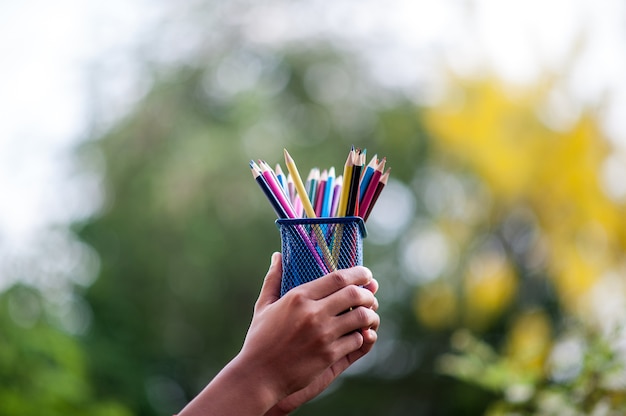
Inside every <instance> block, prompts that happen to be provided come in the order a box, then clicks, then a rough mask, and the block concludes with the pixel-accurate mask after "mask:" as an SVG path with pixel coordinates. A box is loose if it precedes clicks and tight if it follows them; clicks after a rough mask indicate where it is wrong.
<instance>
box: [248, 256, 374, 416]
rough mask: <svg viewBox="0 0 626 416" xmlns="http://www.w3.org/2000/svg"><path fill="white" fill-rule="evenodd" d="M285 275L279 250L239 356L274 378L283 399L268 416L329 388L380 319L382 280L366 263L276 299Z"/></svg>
mask: <svg viewBox="0 0 626 416" xmlns="http://www.w3.org/2000/svg"><path fill="white" fill-rule="evenodd" d="M281 274H282V269H281V256H280V254H279V253H276V254H274V256H273V257H272V265H271V266H270V270H269V272H268V274H267V276H266V278H265V281H264V284H263V288H262V290H261V295H260V296H259V299H258V301H257V303H256V305H255V314H254V318H253V320H252V324H251V325H250V330H249V332H248V336H247V337H246V341H245V343H244V347H243V349H242V353H241V354H240V357H238V359H239V358H241V359H245V357H246V356H249V357H255V364H256V365H258V366H259V367H261V368H260V369H259V370H258V371H260V373H259V374H266V375H269V376H270V377H269V379H270V380H274V382H275V383H276V384H275V388H274V391H275V392H278V395H277V397H278V398H279V399H280V401H279V402H278V403H277V404H276V405H275V406H274V407H273V408H272V409H271V411H270V412H268V413H267V415H270V414H271V415H284V414H288V413H289V412H291V411H292V410H294V409H295V408H297V407H299V406H300V405H301V404H303V403H305V402H307V401H309V400H310V399H312V398H313V397H315V396H317V395H318V394H319V393H321V392H322V391H323V390H325V389H326V388H327V387H328V385H329V384H330V383H331V382H332V381H333V380H334V379H335V378H337V376H339V374H341V373H342V372H343V371H344V370H345V369H347V368H348V367H349V366H350V365H351V364H352V363H354V362H355V361H356V360H358V359H359V358H361V357H362V356H364V355H365V354H367V353H368V352H369V351H370V350H371V348H372V347H373V345H374V343H375V342H376V330H377V329H378V325H379V322H380V320H379V317H378V315H377V314H376V312H375V311H376V310H377V309H378V302H377V300H376V298H375V297H374V294H375V293H376V291H377V289H378V283H377V282H376V280H374V279H373V278H372V276H371V273H370V271H369V270H368V269H366V268H364V267H355V268H352V269H347V270H340V271H337V272H333V273H330V274H329V275H326V276H324V277H321V278H319V279H317V280H315V281H313V282H309V283H306V284H304V285H301V286H298V287H296V288H294V289H292V290H290V291H289V292H288V293H287V294H286V295H285V296H283V298H282V299H280V301H278V299H279V293H280V279H281ZM359 286H363V287H359ZM350 308H352V309H351V310H349V309H350ZM348 310H349V311H348ZM345 311H348V312H345ZM344 312H345V313H344ZM248 354H249V355H248ZM303 357H306V359H303Z"/></svg>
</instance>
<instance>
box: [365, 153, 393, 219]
mask: <svg viewBox="0 0 626 416" xmlns="http://www.w3.org/2000/svg"><path fill="white" fill-rule="evenodd" d="M385 161H386V159H385V158H383V160H382V161H381V162H380V163H379V164H378V166H376V170H375V171H374V173H373V174H372V177H371V179H370V182H369V184H368V186H367V189H366V191H365V195H363V201H362V203H361V205H360V206H359V216H360V217H361V218H364V217H365V214H366V213H367V211H368V209H369V206H370V204H371V203H372V198H374V194H375V193H376V188H377V187H378V182H379V181H380V177H381V175H382V174H383V170H384V169H385Z"/></svg>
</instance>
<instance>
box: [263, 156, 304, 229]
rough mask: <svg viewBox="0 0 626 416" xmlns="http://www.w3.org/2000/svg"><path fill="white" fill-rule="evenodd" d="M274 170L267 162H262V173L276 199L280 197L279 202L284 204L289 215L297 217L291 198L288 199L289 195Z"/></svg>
mask: <svg viewBox="0 0 626 416" xmlns="http://www.w3.org/2000/svg"><path fill="white" fill-rule="evenodd" d="M272 172H273V171H272V168H270V167H269V165H268V164H267V163H262V164H261V174H262V175H263V177H264V178H265V182H267V186H269V188H270V189H271V191H272V192H273V193H274V195H275V196H276V199H278V202H280V205H282V206H283V208H284V209H285V212H286V213H287V216H288V217H289V218H296V213H295V211H294V210H293V205H291V202H289V200H288V199H287V196H286V195H285V193H284V192H283V190H282V188H281V187H280V185H279V184H278V179H276V176H275V175H272Z"/></svg>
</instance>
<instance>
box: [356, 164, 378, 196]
mask: <svg viewBox="0 0 626 416" xmlns="http://www.w3.org/2000/svg"><path fill="white" fill-rule="evenodd" d="M376 166H378V159H377V155H374V157H373V158H372V160H370V163H368V164H367V167H366V168H365V170H364V171H363V175H361V184H360V187H359V203H360V202H361V201H362V200H363V196H365V192H366V191H367V186H368V185H369V183H370V179H371V178H372V175H373V174H374V171H375V170H376Z"/></svg>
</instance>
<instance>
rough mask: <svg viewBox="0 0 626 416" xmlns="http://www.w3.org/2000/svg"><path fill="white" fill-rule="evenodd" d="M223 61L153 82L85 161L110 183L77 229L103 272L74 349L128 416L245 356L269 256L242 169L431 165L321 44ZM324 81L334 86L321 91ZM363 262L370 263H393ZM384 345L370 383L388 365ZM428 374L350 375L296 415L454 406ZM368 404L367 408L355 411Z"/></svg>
mask: <svg viewBox="0 0 626 416" xmlns="http://www.w3.org/2000/svg"><path fill="white" fill-rule="evenodd" d="M225 51H227V52H224V54H223V55H220V56H219V59H212V60H211V62H210V63H208V64H207V65H206V66H204V67H202V68H200V69H193V68H183V69H181V70H180V71H179V72H176V73H174V74H173V75H172V74H171V73H170V75H168V76H167V77H164V78H162V79H159V80H158V81H157V82H156V84H155V86H154V88H153V89H152V90H151V92H150V93H149V94H148V95H147V96H146V98H145V99H144V100H143V102H142V103H141V104H140V105H139V106H138V107H137V109H136V111H135V112H134V113H133V114H131V115H129V116H128V117H127V118H126V119H125V120H124V121H122V122H121V123H119V125H117V126H115V127H114V128H113V129H112V130H111V131H110V132H109V133H107V134H106V135H105V136H104V137H102V138H100V139H99V140H97V141H95V142H94V143H92V144H90V145H88V146H86V147H85V149H84V151H85V152H86V154H88V153H90V152H101V153H102V155H103V157H104V159H105V161H106V178H107V183H108V189H107V199H108V203H107V207H106V210H105V211H104V212H103V213H102V214H101V215H100V216H99V217H98V218H94V219H93V220H92V221H90V222H88V223H85V224H80V225H77V230H78V232H79V234H80V236H81V237H82V238H83V239H84V241H86V242H87V243H89V244H90V245H91V246H93V247H94V248H95V249H96V250H97V251H98V253H99V254H100V257H101V261H102V268H101V272H100V276H99V278H98V280H97V281H96V282H95V283H94V284H93V286H91V287H90V288H89V290H88V291H87V293H86V299H87V301H88V302H89V304H90V305H91V306H92V309H93V323H92V326H91V328H90V330H89V333H88V334H87V336H86V337H85V342H86V345H87V346H88V349H89V351H90V352H91V354H90V358H91V360H90V362H91V366H92V369H93V372H94V375H95V380H96V383H97V386H98V390H99V391H101V392H104V393H106V394H111V395H114V396H116V397H120V398H123V399H124V401H125V403H127V404H128V405H129V406H131V407H133V410H134V411H135V412H136V413H137V414H145V415H149V414H163V413H171V412H175V411H177V410H178V409H180V408H181V407H182V406H183V405H184V403H185V402H186V401H187V400H188V399H189V398H190V397H191V396H192V395H194V394H195V393H197V392H198V391H199V390H200V389H201V388H202V386H203V385H204V384H206V383H207V382H208V381H209V380H210V379H211V377H212V376H213V375H214V374H215V373H216V372H217V371H218V370H219V369H220V368H221V366H222V365H224V364H225V363H226V362H227V361H228V360H229V359H230V358H231V357H232V356H233V354H235V353H236V352H237V351H238V349H239V347H240V344H241V342H242V340H243V337H244V335H245V332H244V331H245V329H246V328H247V325H248V323H249V320H250V317H251V312H252V306H253V302H254V300H255V298H256V295H257V293H258V290H259V288H260V284H261V281H262V277H263V275H264V273H265V270H266V268H267V266H268V261H269V256H270V254H271V252H272V251H275V250H279V249H280V240H279V235H278V232H277V229H276V228H275V226H274V225H273V224H272V222H273V213H272V210H271V208H270V206H269V204H268V203H267V201H265V200H264V196H263V194H262V193H261V192H260V191H259V190H258V189H257V186H256V184H255V183H254V181H253V179H252V177H251V175H250V173H249V171H248V169H247V161H248V160H249V159H250V158H254V159H256V158H262V159H265V160H266V161H268V162H269V163H270V164H271V165H273V164H274V163H276V162H280V161H281V159H282V157H281V155H282V148H283V147H285V146H287V147H288V148H289V150H290V152H291V154H292V155H293V157H294V158H295V160H296V162H297V163H298V165H299V167H300V168H301V169H302V170H308V169H310V168H312V167H313V166H321V167H329V166H331V165H334V166H337V167H338V168H341V167H342V166H343V163H344V161H345V155H346V154H347V151H348V150H349V146H350V145H351V144H352V143H354V144H356V145H358V146H360V147H366V148H370V152H380V154H381V156H382V155H383V153H384V155H385V156H387V157H388V158H389V160H390V161H391V162H390V163H391V164H392V165H393V169H394V177H396V178H399V179H401V178H404V179H405V180H407V181H408V180H409V179H410V178H411V176H412V175H413V173H414V171H415V169H416V168H418V167H419V166H420V164H421V163H423V161H424V160H425V159H426V158H427V146H426V143H427V142H426V139H425V136H424V132H423V128H422V126H421V123H420V121H419V118H418V117H416V110H415V107H414V106H413V105H412V104H411V103H409V102H406V101H404V100H402V99H401V98H400V97H394V96H393V95H391V94H390V93H389V92H386V91H384V90H383V89H380V88H378V87H377V86H376V85H375V84H373V83H371V81H368V80H367V79H366V78H364V75H363V74H361V73H360V72H359V71H358V69H357V68H356V67H355V66H354V63H353V62H352V61H351V60H350V58H349V57H348V56H345V55H337V54H336V53H333V52H331V51H330V50H329V49H327V48H326V47H318V46H312V47H310V48H308V49H306V50H302V48H299V50H298V51H297V52H296V51H293V50H291V51H290V50H286V51H279V52H277V51H269V50H262V49H255V50H249V49H246V48H245V47H241V46H240V45H233V46H232V47H231V48H225ZM333 78H337V79H339V80H340V81H341V82H342V84H339V85H338V86H335V87H334V89H333V90H330V89H329V87H328V85H327V84H328V82H329V79H333ZM246 79H247V80H248V81H245V82H244V80H246ZM250 80H253V81H250ZM337 89H340V90H342V91H343V92H341V91H338V90H337ZM331 96H332V97H331ZM384 97H387V98H384ZM331 98H332V99H331ZM383 102H384V103H385V104H386V106H384V107H383V106H380V107H378V105H379V104H381V103H383ZM391 103H392V104H391ZM369 250H370V253H368V255H367V256H368V259H371V260H368V262H369V261H371V264H372V265H373V264H375V263H376V258H383V257H384V256H388V255H389V252H387V251H385V249H381V250H379V251H378V252H376V250H375V246H372V247H371V248H370V249H369ZM392 258H393V257H392ZM392 258H390V259H392ZM400 273H401V271H400V270H397V269H396V270H393V271H392V272H391V278H393V276H394V275H395V276H398V275H399V274H400ZM396 280H397V279H396ZM397 313H398V314H400V315H403V316H404V318H402V319H398V321H397V325H398V328H402V330H401V332H402V333H409V334H411V336H410V338H409V340H410V342H414V341H415V342H417V344H416V345H411V344H404V343H401V344H399V348H405V349H406V348H408V349H407V351H406V352H407V353H408V354H409V356H413V355H414V354H415V352H416V348H418V345H419V343H420V342H422V341H421V340H420V339H419V337H420V335H419V333H414V332H413V331H414V327H415V321H414V320H413V319H411V318H410V316H411V307H410V304H409V305H402V304H400V305H399V306H398V310H397ZM407 318H408V319H407ZM404 326H408V327H407V328H404ZM394 336H395V335H394ZM398 336H399V337H401V336H402V335H401V334H398ZM389 341H390V344H389V348H391V349H390V350H389V351H388V352H387V353H386V354H388V356H386V357H384V359H383V360H381V362H380V363H379V364H378V365H379V366H380V368H381V369H385V368H388V365H387V362H386V361H389V360H394V359H395V358H394V355H393V354H394V350H395V349H396V348H397V347H396V346H395V344H394V343H392V342H391V341H392V339H391V338H390V340H389ZM394 342H395V341H394ZM398 342H400V341H398ZM402 342H404V341H402ZM444 342H445V338H439V337H437V340H436V344H437V346H436V347H434V348H431V347H429V352H428V353H426V354H424V355H425V356H428V355H430V356H432V357H434V356H436V354H437V353H438V348H439V347H440V346H441V345H444ZM411 361H413V362H414V361H415V360H414V359H413V360H411ZM424 363H425V364H424V365H423V366H422V369H421V370H420V371H422V372H424V374H423V375H421V376H419V377H418V378H417V379H416V380H415V381H414V382H411V381H409V380H410V378H406V377H409V374H411V373H412V372H413V371H415V369H416V368H417V367H415V363H413V364H411V362H409V363H406V365H407V367H406V368H399V369H398V370H397V371H398V372H400V373H402V374H404V378H403V379H397V380H394V379H393V377H392V379H384V380H382V381H381V380H380V379H378V378H377V377H375V376H372V375H369V376H365V375H359V374H355V375H353V377H351V378H347V379H346V381H345V383H346V387H345V388H344V389H342V393H341V395H332V394H331V395H327V396H326V397H324V398H323V399H320V400H319V401H317V402H315V403H314V404H311V405H310V406H309V407H307V409H302V410H301V412H302V414H317V413H319V412H320V411H325V412H331V413H332V412H334V413H335V414H339V413H342V414H343V412H344V409H345V405H344V404H349V405H350V406H353V407H354V409H359V412H360V413H362V414H365V415H367V414H371V415H376V414H381V412H383V413H386V411H385V410H384V409H387V408H397V409H398V410H397V411H395V413H394V412H392V413H387V414H404V413H403V412H404V411H405V410H406V409H410V408H412V407H413V406H415V404H416V403H417V406H418V408H424V409H434V408H436V407H440V408H441V409H442V410H441V411H442V412H444V411H445V409H446V408H455V406H462V405H463V404H464V402H463V400H459V401H457V402H455V403H450V404H445V405H442V403H443V401H439V400H437V396H439V395H441V394H443V393H437V392H438V391H441V390H442V389H440V387H441V386H442V385H443V384H450V383H451V381H443V380H442V379H441V378H440V377H439V376H435V375H433V372H432V359H425V360H424ZM395 365H396V366H398V365H399V366H401V367H402V366H404V364H402V363H400V362H398V363H396V364H395ZM432 377H437V379H438V380H439V381H435V382H434V383H433V382H432V381H433V380H431V378H432ZM398 386H404V387H402V388H403V389H405V390H406V393H405V394H404V395H405V397H404V398H401V397H398V395H397V394H395V392H396V390H397V388H398ZM411 386H413V387H411ZM419 390H422V391H421V392H419V393H418V394H417V395H416V394H415V392H417V391H419ZM372 395H375V396H376V397H378V398H379V399H377V400H376V403H375V404H372V403H367V401H365V400H363V399H364V398H365V397H372ZM472 400H474V399H472ZM475 405H477V406H478V407H479V408H480V407H481V406H484V403H481V402H480V401H478V402H477V403H475ZM330 409H334V410H330Z"/></svg>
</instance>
